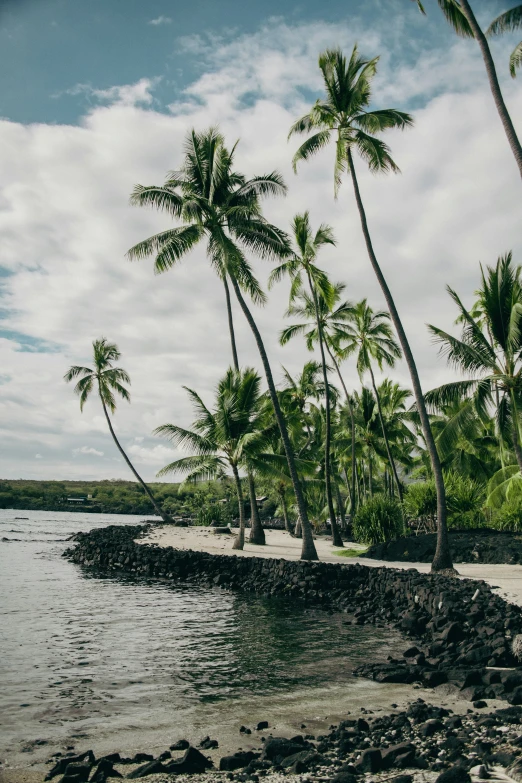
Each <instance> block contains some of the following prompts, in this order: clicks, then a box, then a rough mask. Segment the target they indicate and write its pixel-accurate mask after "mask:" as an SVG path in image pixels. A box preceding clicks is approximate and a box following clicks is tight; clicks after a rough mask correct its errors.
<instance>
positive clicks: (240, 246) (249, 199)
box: [128, 128, 317, 560]
mask: <svg viewBox="0 0 522 783" xmlns="http://www.w3.org/2000/svg"><path fill="white" fill-rule="evenodd" d="M234 151H235V147H234V148H233V149H232V150H231V151H230V152H229V151H228V150H227V148H226V147H225V141H224V138H223V136H222V135H221V134H220V133H219V131H218V130H217V129H215V128H211V129H210V130H208V131H206V132H204V133H196V132H195V131H194V130H192V131H191V132H190V133H189V135H188V137H187V140H186V143H185V158H184V162H183V165H182V167H181V169H180V170H179V171H175V172H171V173H170V174H169V176H168V178H167V180H166V182H165V184H164V185H163V186H156V185H152V186H143V185H136V187H135V188H134V192H133V194H132V196H131V203H132V204H135V205H138V206H148V205H150V206H153V207H155V208H156V209H159V210H162V211H165V212H167V214H169V215H170V216H171V217H173V218H175V219H178V220H180V221H181V225H180V226H177V227H174V228H170V229H167V231H163V232H161V233H160V234H156V235H155V236H152V237H149V238H148V239H146V240H144V241H143V242H139V243H138V244H137V245H135V246H134V247H133V248H131V249H130V250H129V252H128V256H129V258H130V259H133V260H139V259H144V258H148V257H149V256H155V267H154V268H155V271H156V272H157V273H160V272H165V271H167V270H168V269H170V268H171V267H173V266H174V265H175V264H176V263H177V262H178V261H179V260H180V259H181V258H182V257H183V256H185V255H186V254H187V253H189V252H190V251H191V250H192V249H193V248H194V247H195V246H196V245H198V244H199V243H201V242H206V251H207V257H208V259H209V261H210V263H211V265H212V267H213V268H214V270H215V272H216V273H217V275H218V277H219V278H220V280H221V281H222V282H223V283H224V286H225V294H226V300H227V309H228V316H229V326H230V336H231V341H232V351H233V355H234V365H235V367H237V366H238V364H237V351H236V349H235V339H234V333H233V324H232V313H231V309H230V297H229V294H228V282H230V284H231V285H232V288H233V289H234V293H235V295H236V299H237V301H238V303H239V305H240V307H241V310H242V311H243V314H244V316H245V318H246V320H247V322H248V325H249V327H250V329H251V330H252V333H253V335H254V339H255V341H256V345H257V348H258V351H259V355H260V357H261V361H262V363H263V368H264V371H265V375H266V380H267V384H268V391H269V394H270V399H271V402H272V405H273V407H274V413H275V416H276V419H277V424H278V426H279V429H280V431H281V437H282V440H283V444H284V448H285V454H286V458H287V460H288V468H289V471H290V476H291V478H292V486H293V489H294V493H295V496H296V503H297V506H298V508H299V513H300V516H301V520H302V524H303V551H302V558H303V559H306V560H317V551H316V548H315V544H314V541H313V535H312V528H311V525H310V522H309V519H308V513H307V509H306V503H305V499H304V495H303V491H302V487H301V483H300V479H299V475H298V472H297V468H296V464H295V457H294V454H293V451H292V446H291V443H290V438H289V437H288V432H287V428H286V423H285V420H284V417H283V414H282V412H281V406H280V404H279V400H278V398H277V391H276V387H275V383H274V378H273V375H272V370H271V367H270V362H269V360H268V356H267V353H266V349H265V346H264V343H263V339H262V337H261V333H260V332H259V329H258V328H257V324H256V322H255V320H254V317H253V316H252V313H251V312H250V309H249V307H248V305H247V303H246V301H245V298H244V296H243V292H246V293H247V294H248V295H249V296H250V297H251V299H252V300H253V301H254V302H255V303H257V304H263V303H264V301H265V295H264V293H263V291H262V289H261V287H260V285H259V283H258V281H257V280H256V278H255V276H254V274H253V272H252V269H251V267H250V265H249V263H248V261H247V259H246V257H245V252H247V251H253V252H254V253H256V254H257V255H259V256H261V257H262V258H279V257H282V256H284V255H285V254H286V253H287V251H288V241H287V237H286V234H285V233H284V232H283V231H280V230H279V229H278V228H276V227H275V226H274V225H272V224H271V223H269V222H268V221H267V220H265V218H264V217H263V215H262V213H261V206H260V199H261V197H262V196H266V195H279V194H283V193H285V192H286V188H285V185H284V182H283V180H282V178H281V176H280V175H279V174H278V173H277V172H272V173H271V174H267V175H263V176H260V177H253V178H252V179H250V180H246V178H245V177H244V176H243V175H242V174H239V173H237V172H235V171H234V169H233V165H234Z"/></svg>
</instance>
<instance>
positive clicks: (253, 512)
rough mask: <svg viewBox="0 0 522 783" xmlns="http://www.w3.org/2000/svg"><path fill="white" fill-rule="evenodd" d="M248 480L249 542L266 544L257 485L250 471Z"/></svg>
mask: <svg viewBox="0 0 522 783" xmlns="http://www.w3.org/2000/svg"><path fill="white" fill-rule="evenodd" d="M247 478H248V492H249V495H250V537H249V539H248V540H249V541H250V543H251V544H260V545H261V544H264V543H266V541H265V531H264V530H263V525H262V524H261V518H260V516H259V511H258V510H257V501H256V484H255V481H254V477H253V476H252V473H251V472H250V471H248V473H247Z"/></svg>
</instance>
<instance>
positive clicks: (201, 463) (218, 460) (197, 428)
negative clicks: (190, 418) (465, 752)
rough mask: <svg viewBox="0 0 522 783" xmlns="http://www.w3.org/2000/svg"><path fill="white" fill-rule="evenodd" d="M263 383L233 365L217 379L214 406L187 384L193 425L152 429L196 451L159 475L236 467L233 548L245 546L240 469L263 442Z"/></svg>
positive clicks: (209, 474) (202, 477)
mask: <svg viewBox="0 0 522 783" xmlns="http://www.w3.org/2000/svg"><path fill="white" fill-rule="evenodd" d="M260 385H261V379H260V377H259V375H258V374H257V373H256V371H255V370H253V369H251V368H246V369H245V370H243V371H239V372H238V371H237V370H234V369H232V368H229V370H227V372H226V374H225V376H224V378H222V379H221V380H220V382H219V383H218V386H217V390H216V398H215V404H214V409H213V410H209V409H208V408H207V407H206V405H205V403H204V402H203V400H202V399H201V397H200V396H199V395H198V394H197V393H196V392H195V391H193V390H192V389H189V388H187V387H186V386H185V387H184V388H185V389H186V391H187V392H188V395H189V397H190V399H191V402H192V405H193V407H194V411H195V414H196V418H195V420H194V422H193V424H192V429H184V428H183V427H179V426H177V425H176V424H163V425H161V426H160V427H157V428H156V429H155V430H154V434H155V435H161V436H163V437H165V438H167V439H168V440H170V441H171V442H172V443H174V445H175V446H181V447H182V448H188V449H190V450H191V451H192V452H194V454H193V456H190V457H182V458H181V459H178V460H175V461H174V462H171V463H170V464H169V465H166V466H165V467H164V468H162V469H161V470H160V471H159V473H158V476H166V475H167V474H169V473H185V474H186V478H185V481H187V482H197V481H210V480H213V479H217V478H222V477H223V476H224V475H225V474H226V470H227V469H230V470H231V471H232V475H233V477H234V483H235V487H236V494H237V501H238V510H239V533H238V535H237V537H236V539H235V541H234V545H233V548H234V549H243V547H244V545H245V503H244V497H243V490H242V485H241V478H240V476H239V471H240V470H241V468H244V467H245V466H246V465H248V464H249V463H250V461H251V460H252V458H253V457H254V455H255V454H257V455H259V453H260V451H261V444H262V443H263V441H264V436H263V422H264V419H265V411H264V410H263V406H262V396H261V393H260Z"/></svg>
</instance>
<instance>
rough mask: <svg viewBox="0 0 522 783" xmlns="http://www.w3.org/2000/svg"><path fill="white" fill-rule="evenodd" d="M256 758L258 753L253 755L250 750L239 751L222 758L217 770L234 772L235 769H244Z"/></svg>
mask: <svg viewBox="0 0 522 783" xmlns="http://www.w3.org/2000/svg"><path fill="white" fill-rule="evenodd" d="M257 758H259V753H254V752H253V751H251V750H246V751H241V750H240V751H238V752H237V753H234V754H233V755H232V756H223V758H222V759H220V761H219V769H220V771H221V772H234V770H236V769H242V768H243V767H246V766H247V764H249V763H250V762H251V761H253V759H257Z"/></svg>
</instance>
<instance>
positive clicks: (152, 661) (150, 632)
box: [0, 510, 402, 764]
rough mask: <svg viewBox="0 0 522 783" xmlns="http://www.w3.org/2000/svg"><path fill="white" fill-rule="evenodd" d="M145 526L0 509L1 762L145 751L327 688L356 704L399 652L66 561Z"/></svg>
mask: <svg viewBox="0 0 522 783" xmlns="http://www.w3.org/2000/svg"><path fill="white" fill-rule="evenodd" d="M139 520H140V518H139V517H131V516H113V515H101V514H77V513H71V514H67V513H57V512H43V511H42V512H32V511H31V512H24V511H7V510H0V602H1V603H0V683H1V686H0V760H1V761H3V762H4V763H8V764H9V763H11V764H13V763H15V764H18V763H32V762H33V761H35V760H41V759H42V758H44V757H47V756H49V755H50V753H51V752H52V751H54V750H58V749H60V750H63V749H64V748H65V747H66V746H68V745H75V746H76V747H81V748H85V747H87V746H88V747H94V749H95V750H100V749H103V750H104V751H105V750H110V749H113V750H123V749H125V748H138V749H148V748H147V743H149V744H150V742H151V741H152V737H153V736H154V737H156V738H160V741H161V742H167V741H172V738H177V737H181V736H189V738H190V734H191V732H192V733H194V732H196V734H197V733H198V732H199V734H200V735H201V734H202V732H203V731H204V730H205V729H208V728H209V727H210V728H216V727H217V728H218V729H219V727H220V726H221V725H222V724H223V725H224V724H225V723H226V722H227V720H228V721H229V723H230V721H235V720H236V719H237V720H238V721H240V722H241V720H242V719H243V720H246V719H247V718H248V717H253V716H254V715H255V716H256V717H257V719H263V718H264V717H266V716H265V715H263V716H261V718H259V712H258V710H261V709H263V710H265V712H266V710H267V708H268V707H271V708H272V706H273V705H276V704H279V705H281V704H285V703H286V704H287V706H289V707H291V704H292V700H294V701H295V703H296V705H297V704H298V703H299V698H300V697H302V696H303V694H308V695H309V696H310V697H312V696H313V695H314V694H315V695H316V696H317V694H318V693H319V692H321V693H322V692H323V691H324V688H330V689H332V693H333V692H334V691H335V689H336V688H337V690H339V688H342V692H343V693H344V692H346V693H349V692H350V689H353V690H354V692H355V691H356V690H357V689H359V696H360V689H361V687H365V688H370V689H371V687H376V686H374V685H373V684H368V683H366V684H364V685H362V683H361V681H357V680H355V681H354V680H353V679H352V678H351V675H350V673H351V671H352V669H353V668H354V666H356V665H357V664H358V663H359V662H362V661H364V660H367V659H368V658H369V657H371V658H372V659H375V658H376V657H379V655H380V656H381V657H382V656H385V655H387V654H389V653H390V652H394V651H395V649H402V648H401V647H400V644H401V643H400V640H399V639H398V638H394V637H392V638H390V637H389V634H388V632H387V639H386V643H385V645H384V646H383V640H382V638H381V636H380V635H379V634H382V633H383V632H382V631H381V632H379V630H378V629H368V628H361V627H358V626H357V627H353V626H349V625H346V624H345V623H343V618H342V616H339V615H337V616H329V615H327V614H326V613H322V612H318V611H307V610H304V611H303V608H302V606H296V605H295V602H294V603H293V604H292V603H291V602H290V601H285V600H277V601H274V600H271V601H268V600H262V599H259V598H255V597H251V596H241V595H233V594H229V593H226V592H223V591H221V590H219V589H200V588H197V587H193V586H190V587H188V586H183V585H181V586H178V585H165V584H163V583H159V582H154V581H148V582H144V581H135V580H131V579H125V578H100V577H94V576H93V575H92V574H90V573H88V572H87V571H85V570H83V569H82V568H80V567H79V566H76V565H73V564H71V563H69V562H68V561H66V560H64V559H63V558H61V553H62V552H63V550H64V548H65V547H66V546H68V545H69V544H67V543H66V539H67V537H68V536H70V535H71V534H72V533H74V532H77V531H79V530H82V531H86V530H89V529H90V528H92V527H101V526H103V525H109V524H115V523H117V524H136V523H137V522H138V521H139ZM398 646H399V647H398ZM320 689H323V691H320ZM236 730H237V729H236ZM205 733H206V732H205ZM137 738H138V739H137ZM44 743H45V744H44ZM164 747H165V745H164V744H163V748H164ZM24 754H25V755H24Z"/></svg>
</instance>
